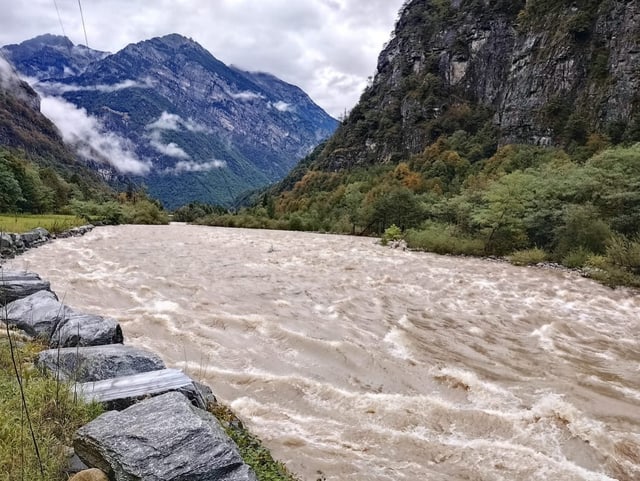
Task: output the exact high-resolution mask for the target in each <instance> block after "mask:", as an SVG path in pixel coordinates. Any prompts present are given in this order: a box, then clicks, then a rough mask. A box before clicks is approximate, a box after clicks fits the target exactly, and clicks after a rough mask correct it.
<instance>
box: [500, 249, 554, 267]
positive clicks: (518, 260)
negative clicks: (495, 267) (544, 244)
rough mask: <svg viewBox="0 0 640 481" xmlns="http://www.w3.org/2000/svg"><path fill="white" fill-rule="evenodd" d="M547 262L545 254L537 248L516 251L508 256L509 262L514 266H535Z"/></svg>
mask: <svg viewBox="0 0 640 481" xmlns="http://www.w3.org/2000/svg"><path fill="white" fill-rule="evenodd" d="M546 260H547V253H546V252H545V251H543V250H542V249H540V248H538V247H534V248H533V249H525V250H521V251H516V252H514V253H512V254H511V255H510V256H509V261H510V262H511V263H512V264H514V265H516V266H535V265H536V264H540V263H541V262H544V261H546Z"/></svg>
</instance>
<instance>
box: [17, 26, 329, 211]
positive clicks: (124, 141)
mask: <svg viewBox="0 0 640 481" xmlns="http://www.w3.org/2000/svg"><path fill="white" fill-rule="evenodd" d="M58 43H61V42H60V41H58ZM14 50H15V49H14ZM56 58H57V57H56ZM56 58H52V61H53V62H56V61H57V60H56ZM70 63H71V62H69V61H66V63H65V65H66V64H70ZM16 67H17V68H18V69H19V70H20V69H21V64H18V65H16ZM62 70H64V69H62ZM54 71H55V72H60V71H61V68H60V66H58V67H57V68H56V69H54ZM37 88H38V89H40V90H42V91H44V92H46V93H47V94H49V95H53V94H56V95H58V96H60V97H62V98H64V99H65V101H66V102H69V103H70V104H73V105H75V106H76V107H78V108H83V109H85V110H86V112H87V114H88V115H89V116H91V117H94V118H96V119H98V120H99V122H100V123H101V125H102V126H103V127H104V130H105V132H108V133H113V134H115V135H117V136H118V138H119V139H121V141H120V145H122V146H126V145H128V146H129V150H130V152H131V153H132V154H135V156H136V157H137V159H138V160H139V166H141V167H140V169H139V170H140V172H134V174H143V175H138V176H137V177H136V178H137V179H138V181H139V182H144V183H145V184H146V185H147V187H148V189H149V192H150V193H151V194H152V195H154V196H156V197H158V198H160V199H161V200H162V201H163V202H164V203H165V205H166V206H167V207H169V208H174V207H177V206H178V205H181V204H184V203H188V202H192V201H203V202H209V203H220V204H227V205H229V204H231V203H232V202H233V198H234V197H235V196H236V195H238V194H240V193H241V192H243V191H245V190H250V189H255V188H258V187H261V186H264V185H266V184H268V183H271V182H274V181H276V180H278V179H280V178H282V177H283V176H284V175H286V173H287V172H288V170H289V169H290V168H291V167H293V165H295V163H296V162H297V160H299V159H300V158H302V157H304V156H305V155H306V154H307V153H309V152H310V151H311V149H312V148H314V147H315V145H317V144H318V143H319V142H320V141H321V140H322V139H324V138H326V137H327V136H329V135H330V134H331V133H332V132H333V131H334V129H335V127H336V125H337V121H336V120H335V119H332V118H331V117H330V116H329V115H328V114H326V113H325V112H324V111H323V110H322V109H321V108H320V107H318V106H317V105H315V104H314V103H313V101H312V100H311V99H310V98H309V97H308V95H306V94H305V93H304V92H303V91H302V90H301V89H299V88H298V87H295V86H293V85H290V84H288V83H286V82H284V81H282V80H279V79H277V78H276V77H275V76H272V75H270V74H265V73H251V72H245V71H242V70H240V69H238V68H236V67H227V66H226V65H225V64H224V63H223V62H221V61H220V60H218V59H217V58H215V57H214V56H213V55H212V54H211V53H209V52H208V51H207V50H206V49H204V48H203V47H202V46H201V45H200V44H198V43H197V42H195V41H193V40H191V39H188V38H186V37H183V36H182V35H179V34H170V35H166V36H164V37H156V38H153V39H149V40H145V41H142V42H138V43H132V44H129V45H127V46H126V47H124V48H123V49H122V50H120V51H119V52H116V53H114V54H110V55H106V56H101V57H100V58H98V59H97V60H95V61H93V62H90V63H89V64H87V65H86V66H85V68H84V70H83V71H82V72H81V73H80V74H78V75H66V76H62V77H56V78H42V77H41V78H40V83H39V84H38V85H37ZM86 150H89V149H85V151H86ZM144 165H146V166H148V168H143V166H144ZM145 170H146V172H144V171H145ZM111 174H114V175H115V174H116V172H112V173H111Z"/></svg>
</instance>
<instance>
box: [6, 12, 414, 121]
mask: <svg viewBox="0 0 640 481" xmlns="http://www.w3.org/2000/svg"><path fill="white" fill-rule="evenodd" d="M404 1H405V0H305V1H298V2H292V1H290V0H252V1H250V0H234V1H229V0H228V1H224V2H204V1H202V0H181V1H179V2H176V1H175V0H156V1H154V2H132V1H131V0H110V1H108V2H106V1H100V2H89V3H88V4H87V5H83V6H84V7H85V11H84V14H85V15H84V16H85V21H86V26H87V34H88V36H89V43H90V45H89V46H90V47H92V48H95V49H98V50H104V51H110V52H116V51H118V50H120V49H122V48H123V47H125V46H126V45H127V44H129V43H134V42H139V41H141V40H145V39H148V38H151V37H156V36H160V35H166V34H168V33H174V32H176V33H180V34H183V35H185V36H187V37H191V38H193V39H194V40H196V41H197V42H199V43H200V44H201V45H202V46H203V47H204V48H206V49H207V50H209V51H210V52H211V53H212V54H213V55H214V56H216V57H218V58H219V59H220V60H222V61H223V62H225V63H226V64H233V65H236V66H239V67H241V68H242V69H244V70H249V71H264V72H269V73H272V74H274V75H276V76H277V77H279V78H281V79H282V80H285V81H286V82H289V83H292V84H294V85H297V86H299V87H301V88H302V89H303V90H304V91H305V92H307V93H308V94H309V95H310V96H311V98H312V99H313V100H314V101H316V102H317V103H318V104H319V105H320V106H322V107H323V108H324V109H325V110H327V111H328V112H329V113H330V114H332V115H334V116H337V115H339V114H341V113H342V112H343V111H344V109H345V108H346V109H350V108H352V107H353V105H354V104H355V103H356V101H357V100H358V98H359V97H360V94H361V93H362V90H363V88H364V87H365V85H366V83H367V77H369V76H370V75H373V74H374V73H375V68H376V62H377V59H378V55H379V53H380V50H381V49H382V46H383V44H384V43H385V42H387V41H388V40H389V38H390V37H391V31H392V30H393V26H394V22H395V19H396V17H397V14H398V11H399V10H400V7H401V6H402V5H403V3H404ZM29 5H30V7H29V8H28V9H25V8H24V5H23V3H22V2H9V1H6V2H4V3H3V9H2V16H1V17H0V45H4V44H8V43H17V42H21V41H23V40H26V39H27V38H31V37H34V36H36V35H40V34H42V33H44V32H51V33H58V34H59V33H60V32H61V29H60V24H59V23H58V19H57V16H56V11H55V8H54V6H53V5H52V3H51V1H50V0H32V2H31V3H30V4H29ZM58 7H59V8H60V14H61V17H62V21H63V24H64V26H65V30H66V33H67V34H68V36H69V38H70V39H71V40H72V41H73V42H74V43H84V32H83V30H82V23H81V21H80V17H79V14H78V9H77V5H75V4H74V3H73V2H58ZM123 18H126V19H127V21H126V22H122V21H121V19H123ZM336 79H345V80H344V81H342V82H340V85H339V88H337V89H336V88H334V87H333V82H335V80H336Z"/></svg>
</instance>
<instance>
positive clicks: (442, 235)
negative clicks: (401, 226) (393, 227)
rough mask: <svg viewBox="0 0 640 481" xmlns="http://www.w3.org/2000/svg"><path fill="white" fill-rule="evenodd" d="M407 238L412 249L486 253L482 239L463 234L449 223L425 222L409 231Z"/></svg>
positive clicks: (438, 251) (472, 254) (465, 253)
mask: <svg viewBox="0 0 640 481" xmlns="http://www.w3.org/2000/svg"><path fill="white" fill-rule="evenodd" d="M405 240H406V241H407V245H408V246H409V248H411V249H414V250H423V251H428V252H435V253H436V254H453V255H469V256H480V257H481V256H483V255H484V254H485V244H484V242H483V241H482V240H481V239H474V238H470V237H465V236H461V235H459V234H458V233H457V232H456V231H455V228H454V227H453V226H451V225H448V224H439V223H435V222H429V223H425V224H424V225H423V226H422V227H421V228H420V229H411V230H409V231H407V234H406V236H405Z"/></svg>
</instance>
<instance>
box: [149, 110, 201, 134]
mask: <svg viewBox="0 0 640 481" xmlns="http://www.w3.org/2000/svg"><path fill="white" fill-rule="evenodd" d="M183 128H184V129H186V130H188V131H189V132H210V131H211V129H209V127H207V126H206V125H203V124H201V123H198V122H196V121H195V120H193V119H183V118H182V117H180V116H179V115H178V114H172V113H169V112H166V111H165V112H162V114H161V115H160V117H159V118H158V120H155V121H154V122H151V123H150V124H148V125H147V126H146V127H145V129H147V130H151V131H157V130H174V131H179V130H181V129H183Z"/></svg>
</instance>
